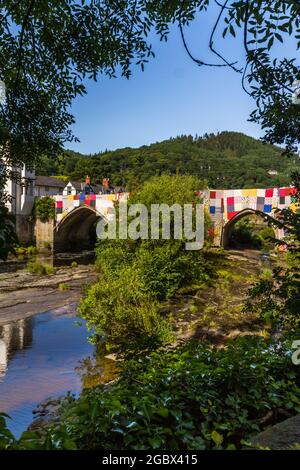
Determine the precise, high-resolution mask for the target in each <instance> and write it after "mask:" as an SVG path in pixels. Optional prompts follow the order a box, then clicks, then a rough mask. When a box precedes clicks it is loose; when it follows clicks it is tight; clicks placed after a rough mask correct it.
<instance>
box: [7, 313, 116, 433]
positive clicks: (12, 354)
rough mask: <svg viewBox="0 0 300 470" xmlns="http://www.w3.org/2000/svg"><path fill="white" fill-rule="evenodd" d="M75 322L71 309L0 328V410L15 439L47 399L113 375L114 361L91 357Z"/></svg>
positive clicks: (83, 333)
mask: <svg viewBox="0 0 300 470" xmlns="http://www.w3.org/2000/svg"><path fill="white" fill-rule="evenodd" d="M81 323H82V324H81V326H79V325H78V319H76V307H75V305H73V306H68V307H64V308H60V309H56V310H53V311H50V312H47V313H43V314H39V315H36V316H35V317H32V318H29V319H26V320H19V321H16V322H11V323H7V324H6V325H3V326H1V327H0V411H1V412H5V413H7V414H9V415H10V417H11V418H12V420H11V421H10V420H9V421H8V425H9V428H10V429H11V430H12V431H13V433H14V434H15V435H17V436H19V435H20V434H21V433H22V432H23V431H24V430H25V429H26V428H27V426H28V425H29V424H30V423H31V422H32V419H33V414H32V411H33V410H34V409H35V408H36V406H37V405H38V404H39V403H41V402H43V401H45V400H46V399H48V398H49V397H51V398H56V397H59V396H62V395H65V394H66V393H67V392H69V391H70V392H71V393H74V394H75V395H78V393H79V392H80V391H81V390H82V388H83V387H91V386H95V385H98V384H100V383H104V382H108V381H110V380H112V379H113V378H115V377H116V374H117V372H116V371H117V368H116V364H115V361H113V360H111V359H108V358H105V357H104V356H103V355H102V356H101V355H99V354H96V353H95V347H94V346H93V345H91V344H90V343H89V342H88V341H87V337H88V332H87V330H86V327H85V324H84V322H81Z"/></svg>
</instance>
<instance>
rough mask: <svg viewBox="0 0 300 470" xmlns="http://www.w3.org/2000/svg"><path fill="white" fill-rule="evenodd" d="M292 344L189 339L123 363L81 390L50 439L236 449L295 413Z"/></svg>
mask: <svg viewBox="0 0 300 470" xmlns="http://www.w3.org/2000/svg"><path fill="white" fill-rule="evenodd" d="M290 355H291V346H290V342H283V343H282V344H267V343H265V341H264V340H263V339H261V338H257V337H245V338H241V339H239V340H235V341H230V342H229V344H228V346H227V347H226V348H225V349H219V348H214V347H211V346H209V345H208V344H205V343H198V342H192V343H188V344H187V345H184V346H180V347H177V348H176V349H174V350H171V351H169V352H164V353H163V354H161V352H160V351H157V352H155V353H152V354H151V355H149V356H147V357H144V356H143V357H142V358H140V359H138V360H131V361H128V362H126V363H125V364H124V365H123V370H122V373H121V376H120V378H119V380H118V381H117V382H115V383H113V384H111V385H110V386H99V387H97V388H95V389H90V390H86V391H84V392H83V393H82V394H81V396H80V398H79V399H78V400H75V401H74V403H73V404H70V405H69V407H67V408H66V409H65V413H64V416H63V418H62V423H61V425H60V426H58V427H57V428H52V429H51V430H50V431H49V432H48V436H47V439H48V442H49V441H50V442H51V443H52V446H53V447H55V448H64V444H63V439H62V436H64V438H65V439H66V438H67V439H68V442H69V443H72V444H73V447H75V448H77V449H118V450H123V449H126V450H130V449H131V450H136V449H160V450H178V449H180V450H182V449H192V450H201V449H218V448H224V449H235V448H239V447H240V446H241V444H242V442H243V439H248V438H249V437H250V436H251V435H253V434H256V433H258V432H259V431H260V430H263V429H264V428H265V427H266V426H267V424H269V422H270V421H269V422H268V420H266V416H270V415H271V422H273V423H275V422H276V421H278V420H280V412H281V413H290V415H293V414H296V413H299V412H300V389H299V388H298V387H297V385H296V384H295V382H296V381H297V380H299V377H298V375H297V374H298V369H297V368H296V367H295V366H293V364H292V362H291V359H290Z"/></svg>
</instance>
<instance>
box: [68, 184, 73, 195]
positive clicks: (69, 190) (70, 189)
mask: <svg viewBox="0 0 300 470" xmlns="http://www.w3.org/2000/svg"><path fill="white" fill-rule="evenodd" d="M71 194H72V186H67V195H68V196H71Z"/></svg>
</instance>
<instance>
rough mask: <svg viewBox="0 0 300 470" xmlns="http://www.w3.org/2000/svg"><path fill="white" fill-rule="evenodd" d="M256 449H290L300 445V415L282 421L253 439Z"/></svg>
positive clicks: (252, 442)
mask: <svg viewBox="0 0 300 470" xmlns="http://www.w3.org/2000/svg"><path fill="white" fill-rule="evenodd" d="M251 444H252V446H253V447H254V448H263V449H271V450H283V449H290V448H292V447H294V446H296V445H298V446H299V445H300V414H299V415H297V416H293V418H289V419H287V420H285V421H282V422H281V423H279V424H276V425H275V426H272V427H271V428H269V429H267V430H266V431H264V432H262V433H260V434H258V435H257V436H256V437H255V438H253V439H251Z"/></svg>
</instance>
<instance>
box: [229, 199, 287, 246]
mask: <svg viewBox="0 0 300 470" xmlns="http://www.w3.org/2000/svg"><path fill="white" fill-rule="evenodd" d="M253 214H255V215H258V216H260V217H261V218H262V219H264V220H266V218H267V215H266V214H265V213H264V212H262V211H259V210H255V209H251V208H247V209H243V210H242V211H240V212H239V213H238V214H236V215H235V216H234V217H232V218H231V219H230V220H229V221H228V222H227V223H226V224H225V225H224V227H223V229H222V236H221V246H222V247H223V248H228V246H229V242H230V239H231V235H232V232H233V229H234V226H235V224H236V223H237V222H238V221H239V220H241V219H242V218H243V217H246V216H248V215H253ZM273 230H274V232H275V235H276V237H277V238H281V237H282V234H281V233H280V231H278V230H276V229H275V228H273Z"/></svg>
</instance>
